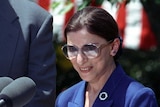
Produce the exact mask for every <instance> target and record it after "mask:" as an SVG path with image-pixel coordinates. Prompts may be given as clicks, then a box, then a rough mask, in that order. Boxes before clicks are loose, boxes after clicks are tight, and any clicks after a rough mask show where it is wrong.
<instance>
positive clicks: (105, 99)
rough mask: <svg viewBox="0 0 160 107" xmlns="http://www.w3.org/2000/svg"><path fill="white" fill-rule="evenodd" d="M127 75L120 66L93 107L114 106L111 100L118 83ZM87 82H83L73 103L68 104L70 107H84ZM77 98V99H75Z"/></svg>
mask: <svg viewBox="0 0 160 107" xmlns="http://www.w3.org/2000/svg"><path fill="white" fill-rule="evenodd" d="M124 74H125V73H124V72H123V69H122V68H121V66H120V65H119V64H118V65H117V67H116V69H115V70H114V71H113V73H112V75H111V76H110V78H109V80H108V81H107V82H106V84H105V86H104V87H103V88H102V90H101V91H100V93H99V95H98V97H97V99H96V101H95V103H94V105H93V107H104V105H105V106H106V107H111V106H112V104H113V100H112V99H110V97H111V96H112V93H113V92H114V90H115V89H116V86H117V85H118V81H120V80H121V78H122V77H123V75H124ZM86 84H87V83H86V82H85V81H82V84H81V87H79V89H78V90H77V92H76V93H77V94H76V95H75V96H74V97H73V100H72V102H69V103H68V107H83V106H84V94H85V88H86ZM74 98H75V99H74Z"/></svg>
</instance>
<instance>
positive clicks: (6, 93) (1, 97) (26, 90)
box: [0, 77, 36, 107]
mask: <svg viewBox="0 0 160 107" xmlns="http://www.w3.org/2000/svg"><path fill="white" fill-rule="evenodd" d="M35 91H36V84H35V82H34V81H33V80H32V79H30V78H28V77H20V78H17V79H15V80H14V81H13V82H12V83H10V84H9V85H8V86H6V87H5V88H4V89H3V90H2V91H1V93H0V107H22V106H24V105H25V104H27V103H28V102H29V101H30V100H31V99H32V97H33V96H34V94H35Z"/></svg>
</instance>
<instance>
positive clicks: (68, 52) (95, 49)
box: [61, 40, 113, 60]
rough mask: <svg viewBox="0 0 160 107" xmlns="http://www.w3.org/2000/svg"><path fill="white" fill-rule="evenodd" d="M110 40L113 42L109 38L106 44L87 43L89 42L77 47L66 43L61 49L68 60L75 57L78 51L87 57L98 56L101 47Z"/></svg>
mask: <svg viewBox="0 0 160 107" xmlns="http://www.w3.org/2000/svg"><path fill="white" fill-rule="evenodd" d="M111 42H113V40H110V41H109V42H108V43H107V44H101V45H99V46H97V45H96V44H93V43H89V44H86V45H83V46H82V48H78V47H77V46H74V45H67V44H66V45H64V46H62V48H61V49H62V51H63V53H64V55H65V57H66V58H67V59H69V60H72V59H74V58H76V57H77V55H78V53H79V51H80V52H81V53H83V54H84V55H85V56H87V58H89V59H92V58H96V57H98V56H99V55H100V51H101V49H102V48H104V47H105V46H107V45H109V44H110V43H111Z"/></svg>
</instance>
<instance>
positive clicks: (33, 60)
mask: <svg viewBox="0 0 160 107" xmlns="http://www.w3.org/2000/svg"><path fill="white" fill-rule="evenodd" d="M52 19H53V18H52V15H50V14H49V13H48V12H47V11H45V10H44V9H42V8H41V7H40V6H38V5H37V4H35V3H34V2H31V1H29V0H0V76H8V77H11V78H13V79H16V78H18V77H21V76H27V77H30V78H31V79H33V80H34V81H35V83H36V86H37V90H36V94H35V96H34V98H33V99H32V100H31V102H30V103H29V104H27V105H26V106H25V107H53V106H54V98H55V89H56V62H55V60H56V59H55V51H54V48H53V44H52V37H53V32H52V31H53V26H52V24H53V23H52V21H53V20H52ZM24 97H25V96H24Z"/></svg>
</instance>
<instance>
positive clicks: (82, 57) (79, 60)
mask: <svg viewBox="0 0 160 107" xmlns="http://www.w3.org/2000/svg"><path fill="white" fill-rule="evenodd" d="M86 61H87V56H86V55H85V54H84V53H82V52H81V51H79V52H78V54H77V63H78V64H79V65H83V64H84V63H85V62H86Z"/></svg>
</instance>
